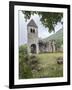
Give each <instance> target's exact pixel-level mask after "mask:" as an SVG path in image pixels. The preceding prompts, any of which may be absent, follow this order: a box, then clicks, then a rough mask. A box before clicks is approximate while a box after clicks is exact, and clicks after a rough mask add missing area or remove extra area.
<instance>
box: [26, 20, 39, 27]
mask: <svg viewBox="0 0 72 90" xmlns="http://www.w3.org/2000/svg"><path fill="white" fill-rule="evenodd" d="M27 26H34V27H36V28H38V27H37V25H36V23H35V22H34V20H33V19H31V20H30V22H29V23H28V24H27Z"/></svg>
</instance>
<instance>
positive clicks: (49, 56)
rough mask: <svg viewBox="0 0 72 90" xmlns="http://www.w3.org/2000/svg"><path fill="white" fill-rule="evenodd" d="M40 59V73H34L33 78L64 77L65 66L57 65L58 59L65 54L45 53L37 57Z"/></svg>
mask: <svg viewBox="0 0 72 90" xmlns="http://www.w3.org/2000/svg"><path fill="white" fill-rule="evenodd" d="M36 56H37V57H38V58H39V65H38V66H39V68H40V70H39V71H34V72H33V78H44V77H62V76H63V64H60V65H59V64H57V58H58V57H62V56H63V53H44V54H38V55H36Z"/></svg>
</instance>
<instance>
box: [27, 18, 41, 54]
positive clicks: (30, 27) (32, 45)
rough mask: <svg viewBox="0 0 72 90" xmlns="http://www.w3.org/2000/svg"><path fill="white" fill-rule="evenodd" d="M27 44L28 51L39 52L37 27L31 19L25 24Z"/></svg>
mask: <svg viewBox="0 0 72 90" xmlns="http://www.w3.org/2000/svg"><path fill="white" fill-rule="evenodd" d="M27 45H28V53H36V54H38V53H39V46H38V27H37V25H36V23H35V22H34V20H33V19H32V20H30V22H29V23H28V24H27Z"/></svg>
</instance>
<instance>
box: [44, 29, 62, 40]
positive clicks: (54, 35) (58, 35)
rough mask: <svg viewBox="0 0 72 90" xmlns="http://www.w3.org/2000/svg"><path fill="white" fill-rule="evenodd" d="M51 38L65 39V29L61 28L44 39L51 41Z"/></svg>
mask: <svg viewBox="0 0 72 90" xmlns="http://www.w3.org/2000/svg"><path fill="white" fill-rule="evenodd" d="M49 40H60V41H62V40H63V29H60V30H59V31H57V32H56V33H55V34H52V35H51V36H49V37H47V38H45V39H43V41H49Z"/></svg>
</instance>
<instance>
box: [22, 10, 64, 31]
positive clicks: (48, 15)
mask: <svg viewBox="0 0 72 90" xmlns="http://www.w3.org/2000/svg"><path fill="white" fill-rule="evenodd" d="M22 13H23V14H24V18H25V19H26V20H27V19H30V17H31V15H34V14H38V15H39V16H40V21H41V22H42V24H43V25H44V26H45V27H47V28H49V29H48V30H49V32H52V31H55V26H56V25H57V23H58V22H60V23H62V21H61V20H62V18H63V13H56V12H38V11H23V10H22Z"/></svg>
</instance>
